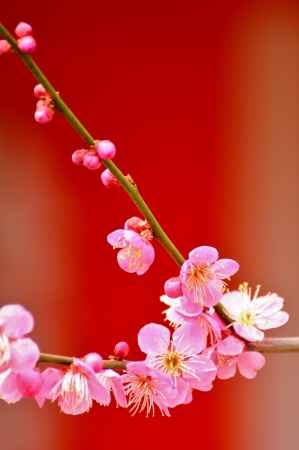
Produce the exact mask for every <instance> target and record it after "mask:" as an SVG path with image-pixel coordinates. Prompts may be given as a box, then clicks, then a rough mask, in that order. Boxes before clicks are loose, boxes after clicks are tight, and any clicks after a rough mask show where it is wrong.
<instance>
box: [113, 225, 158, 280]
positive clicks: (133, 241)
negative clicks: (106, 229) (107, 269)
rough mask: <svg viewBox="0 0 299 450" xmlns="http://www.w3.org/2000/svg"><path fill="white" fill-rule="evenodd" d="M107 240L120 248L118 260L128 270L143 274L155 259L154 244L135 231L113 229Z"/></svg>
mask: <svg viewBox="0 0 299 450" xmlns="http://www.w3.org/2000/svg"><path fill="white" fill-rule="evenodd" d="M107 241H108V243H109V244H110V245H112V246H113V247H114V248H120V250H119V251H118V253H117V262H118V264H119V266H120V267H121V268H122V269H123V270H125V271H126V272H129V273H136V274H137V275H143V274H144V273H145V272H147V270H148V269H149V268H150V266H151V265H152V263H153V261H154V259H155V250H154V247H153V246H152V244H151V243H150V242H149V241H148V240H147V239H146V238H144V237H142V236H140V235H139V234H138V233H136V232H135V231H132V230H123V229H119V230H116V231H113V232H112V233H110V234H109V235H108V236H107Z"/></svg>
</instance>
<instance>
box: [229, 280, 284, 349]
mask: <svg viewBox="0 0 299 450" xmlns="http://www.w3.org/2000/svg"><path fill="white" fill-rule="evenodd" d="M259 289H260V286H258V287H257V289H256V291H255V293H254V296H253V298H252V299H251V289H250V288H248V284H247V283H244V284H243V285H241V286H240V288H239V291H234V292H229V293H227V294H225V295H224V296H223V297H222V299H221V302H220V303H221V304H222V305H223V306H224V308H225V309H226V311H227V312H228V314H229V315H230V317H231V318H232V320H233V323H232V326H233V328H234V330H235V332H236V333H237V334H238V335H239V336H241V337H242V338H244V339H246V340H247V341H251V342H254V341H262V340H263V339H264V332H263V331H261V330H269V329H270V328H277V327H281V326H282V325H284V324H285V323H286V322H287V321H288V320H289V315H288V313H286V312H285V311H281V309H282V307H283V302H284V300H283V298H281V297H279V296H278V295H277V294H272V293H269V294H267V295H264V296H261V297H259V296H258V294H259Z"/></svg>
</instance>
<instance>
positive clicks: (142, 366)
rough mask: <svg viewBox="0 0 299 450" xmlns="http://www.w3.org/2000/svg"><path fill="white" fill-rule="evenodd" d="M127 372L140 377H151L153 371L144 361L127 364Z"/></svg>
mask: <svg viewBox="0 0 299 450" xmlns="http://www.w3.org/2000/svg"><path fill="white" fill-rule="evenodd" d="M127 372H128V373H132V374H136V375H140V376H143V375H144V376H147V377H149V376H151V373H152V369H150V368H149V367H148V366H147V365H146V363H145V362H144V361H136V362H129V363H128V364H127Z"/></svg>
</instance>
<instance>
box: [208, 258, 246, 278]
mask: <svg viewBox="0 0 299 450" xmlns="http://www.w3.org/2000/svg"><path fill="white" fill-rule="evenodd" d="M213 268H214V272H215V273H216V274H217V276H218V277H219V278H221V279H222V278H228V277H231V276H233V275H234V274H235V273H236V272H238V270H239V268H240V266H239V264H238V263H237V262H236V261H234V260H233V259H219V260H218V261H216V262H215V264H214V266H213Z"/></svg>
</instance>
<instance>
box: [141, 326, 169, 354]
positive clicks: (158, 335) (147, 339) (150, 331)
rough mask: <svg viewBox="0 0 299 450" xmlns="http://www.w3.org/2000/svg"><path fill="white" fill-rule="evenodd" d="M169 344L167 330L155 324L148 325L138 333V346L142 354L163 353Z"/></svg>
mask: <svg viewBox="0 0 299 450" xmlns="http://www.w3.org/2000/svg"><path fill="white" fill-rule="evenodd" d="M169 342H170V331H169V330H168V328H166V327H164V326H163V325H159V324H157V323H149V324H148V325H145V326H144V327H142V328H141V330H140V331H139V333H138V345H139V347H140V349H141V351H143V352H144V353H148V354H151V353H153V354H155V353H165V352H166V351H167V349H168V346H169Z"/></svg>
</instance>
